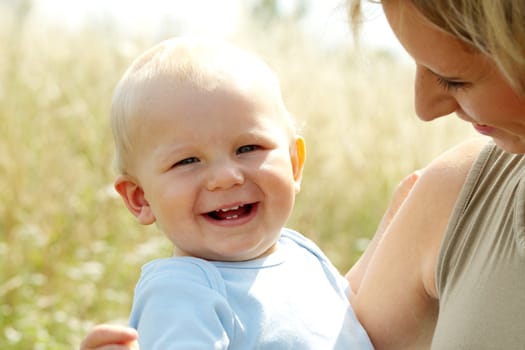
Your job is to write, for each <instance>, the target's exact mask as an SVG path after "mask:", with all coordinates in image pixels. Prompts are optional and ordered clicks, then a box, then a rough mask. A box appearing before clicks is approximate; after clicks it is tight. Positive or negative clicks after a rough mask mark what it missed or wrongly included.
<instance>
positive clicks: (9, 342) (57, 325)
mask: <svg viewBox="0 0 525 350" xmlns="http://www.w3.org/2000/svg"><path fill="white" fill-rule="evenodd" d="M0 23H2V24H1V30H0V52H2V53H3V54H2V55H0V79H1V81H2V84H1V85H0V130H1V135H2V137H1V138H0V179H1V180H2V186H1V187H0V256H1V257H2V263H1V264H0V271H1V273H0V300H1V303H0V348H1V349H24V350H26V349H53V350H57V349H58V350H60V349H71V348H75V347H77V346H78V344H79V341H80V339H81V338H82V336H83V335H84V334H85V333H86V332H87V330H88V329H89V328H90V327H91V326H92V325H93V324H94V323H98V322H103V321H114V322H122V323H123V322H125V321H126V317H127V314H128V310H129V307H130V301H131V297H132V292H133V287H134V283H135V280H136V278H137V276H138V274H139V268H140V265H141V264H143V263H144V262H146V261H147V260H149V259H151V258H153V257H159V256H167V255H169V254H170V251H171V248H170V245H169V244H168V242H167V240H165V239H164V238H163V237H162V235H161V234H160V233H159V232H157V231H156V230H155V228H153V227H149V228H144V227H141V226H139V225H138V224H137V223H136V222H135V221H134V219H133V218H132V216H131V215H130V214H129V213H128V212H127V211H126V209H125V208H124V206H123V205H122V203H121V202H120V200H119V199H118V198H117V197H116V196H115V194H114V192H113V191H112V189H111V183H112V180H113V176H114V174H113V172H112V169H111V166H110V164H111V161H112V141H111V139H110V131H109V126H108V120H107V119H108V109H109V102H110V98H111V93H112V89H113V87H114V85H115V83H116V82H117V80H118V78H119V76H120V74H121V73H122V72H123V70H124V69H125V67H126V66H127V64H129V62H130V60H131V59H132V57H134V56H135V55H136V54H138V52H140V51H142V50H143V49H145V48H146V47H148V46H150V45H151V44H153V42H154V41H156V40H157V39H160V38H125V37H122V36H118V35H117V34H116V32H114V31H112V30H111V28H105V29H104V30H101V29H97V27H95V28H93V27H92V28H85V29H84V30H81V31H78V32H74V33H70V32H66V31H64V30H62V29H60V28H53V27H50V26H47V27H44V26H42V25H41V24H39V23H37V22H34V21H31V20H29V19H27V18H26V19H25V20H24V21H20V18H17V17H16V16H15V17H13V16H9V13H4V14H3V17H2V18H1V19H0ZM98 28H100V27H98ZM259 30H260V28H253V29H250V28H247V29H246V30H244V31H243V35H242V36H239V37H238V38H235V41H237V42H239V43H240V44H241V45H243V46H245V47H247V48H250V49H253V50H255V51H257V52H258V53H260V54H261V56H263V57H264V58H265V59H266V60H267V61H268V62H269V63H270V65H271V66H272V67H273V68H274V69H275V70H276V71H277V73H278V74H279V76H280V77H281V81H282V86H283V92H284V95H285V99H286V101H287V104H288V107H289V110H290V111H291V112H292V113H293V114H294V115H295V116H296V117H297V119H298V121H299V123H300V124H301V125H302V126H303V129H302V132H303V134H304V135H305V137H306V140H307V147H308V159H307V165H306V170H305V175H304V176H305V177H304V183H303V189H302V192H301V193H300V195H299V197H298V202H297V208H296V210H295V213H294V215H293V217H292V218H291V219H290V222H289V226H291V227H294V228H296V229H298V230H300V231H302V232H304V233H305V234H306V235H307V236H309V237H311V238H313V239H314V240H315V241H316V242H318V243H319V245H320V246H321V247H322V248H323V249H324V250H325V251H326V253H327V254H328V255H329V257H330V258H331V259H332V260H333V262H334V263H335V264H336V266H337V267H338V268H340V269H341V271H345V270H346V269H348V267H349V266H351V264H352V263H353V262H354V261H355V259H356V258H357V256H358V255H359V253H360V252H361V250H362V248H363V246H364V245H365V244H366V240H367V239H368V238H369V237H370V236H371V235H372V234H373V232H374V230H375V226H376V225H377V223H378V221H379V218H380V216H381V214H382V212H383V210H384V208H385V207H386V204H387V202H388V198H389V194H390V192H391V190H392V188H393V186H394V185H395V184H396V183H397V181H399V180H400V179H401V178H402V177H403V175H405V174H407V173H408V172H410V171H412V170H413V169H416V168H418V167H421V166H423V165H424V164H425V163H427V162H428V161H429V160H430V159H431V158H432V157H434V156H435V155H437V154H438V153H440V152H441V151H443V150H444V149H446V148H447V147H449V146H450V145H452V144H455V143H457V142H459V141H460V140H462V139H464V138H465V137H466V136H467V135H470V132H469V131H468V130H467V129H466V126H464V125H462V124H458V123H457V122H454V121H453V120H445V121H440V122H436V123H435V124H434V125H432V126H430V125H425V124H423V123H420V122H418V121H416V118H415V117H414V115H413V111H412V87H411V79H412V78H411V75H412V72H411V68H409V67H406V66H403V65H398V64H396V63H395V62H394V61H393V60H392V58H390V57H388V56H387V55H381V54H370V55H366V54H364V53H355V52H352V50H350V49H349V48H332V49H330V50H327V49H325V50H320V49H319V48H318V45H317V44H316V43H315V42H312V41H309V39H308V38H305V37H303V36H302V35H301V34H300V32H299V31H298V29H297V28H296V27H294V26H293V25H291V24H290V23H288V24H285V25H282V26H277V25H276V26H275V28H273V29H272V30H269V29H265V32H264V35H261V32H260V31H259ZM165 34H169V33H165ZM171 34H177V33H171Z"/></svg>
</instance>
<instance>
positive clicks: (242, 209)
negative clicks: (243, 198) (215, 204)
mask: <svg viewBox="0 0 525 350" xmlns="http://www.w3.org/2000/svg"><path fill="white" fill-rule="evenodd" d="M253 206H254V204H253V203H249V204H241V205H237V206H234V207H231V208H223V209H218V210H214V211H210V212H209V213H206V215H207V216H208V217H210V218H211V219H213V220H235V219H239V218H242V217H245V216H248V215H249V214H250V213H251V211H252V209H253Z"/></svg>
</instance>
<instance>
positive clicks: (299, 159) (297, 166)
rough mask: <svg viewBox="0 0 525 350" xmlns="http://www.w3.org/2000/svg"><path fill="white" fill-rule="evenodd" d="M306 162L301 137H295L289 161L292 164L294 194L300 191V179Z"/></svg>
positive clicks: (304, 146) (304, 147)
mask: <svg viewBox="0 0 525 350" xmlns="http://www.w3.org/2000/svg"><path fill="white" fill-rule="evenodd" d="M305 160H306V145H305V143H304V138H303V137H302V136H296V138H295V143H294V144H293V145H292V147H291V148H290V161H291V162H292V170H293V178H294V180H295V192H296V193H299V191H300V190H301V179H302V177H303V169H304V162H305Z"/></svg>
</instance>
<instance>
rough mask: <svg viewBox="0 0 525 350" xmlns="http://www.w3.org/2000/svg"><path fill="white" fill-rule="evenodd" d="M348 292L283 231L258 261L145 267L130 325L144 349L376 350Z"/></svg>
mask: <svg viewBox="0 0 525 350" xmlns="http://www.w3.org/2000/svg"><path fill="white" fill-rule="evenodd" d="M348 292H349V285H348V282H347V281H346V279H345V278H344V277H343V276H341V275H340V274H339V273H338V271H337V270H336V268H335V267H334V266H333V265H332V264H331V263H330V262H329V260H328V258H326V257H325V255H324V254H323V253H322V252H321V250H320V249H319V248H318V247H317V246H316V245H315V244H314V243H313V242H312V241H310V240H308V239H307V238H305V237H304V236H302V235H301V234H299V233H297V232H295V231H292V230H289V229H283V231H282V234H281V238H280V240H279V246H278V249H277V251H276V252H275V253H273V254H271V255H269V256H266V257H263V258H260V259H256V260H251V261H244V262H220V261H205V260H202V259H198V258H192V257H173V258H166V259H158V260H154V261H152V262H150V263H148V264H146V265H144V266H143V268H142V275H141V277H140V280H139V282H138V284H137V287H136V290H135V297H134V302H133V308H132V311H131V316H130V325H131V326H132V327H134V328H136V329H137V330H138V332H139V344H140V347H141V349H145V350H170V349H184V350H191V349H195V350H202V349H242V350H245V349H268V350H279V349H300V350H307V349H312V350H325V349H345V350H350V349H356V350H357V349H358V350H366V349H373V347H372V344H371V342H370V340H369V338H368V335H367V334H366V332H365V330H364V329H363V327H362V326H361V325H360V324H359V322H358V321H357V319H356V317H355V314H354V312H353V310H352V308H351V307H350V304H349V302H348V298H347V295H348Z"/></svg>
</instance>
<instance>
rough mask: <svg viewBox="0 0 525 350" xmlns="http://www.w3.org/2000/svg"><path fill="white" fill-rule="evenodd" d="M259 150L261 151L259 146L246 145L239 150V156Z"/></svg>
mask: <svg viewBox="0 0 525 350" xmlns="http://www.w3.org/2000/svg"><path fill="white" fill-rule="evenodd" d="M257 149H259V146H257V145H245V146H241V147H239V148H238V149H237V154H241V153H248V152H253V151H255V150H257Z"/></svg>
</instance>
